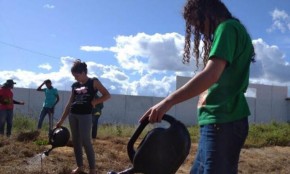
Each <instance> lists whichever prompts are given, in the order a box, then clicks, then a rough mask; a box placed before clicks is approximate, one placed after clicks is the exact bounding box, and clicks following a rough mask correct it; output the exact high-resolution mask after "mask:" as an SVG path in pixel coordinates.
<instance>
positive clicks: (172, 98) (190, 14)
mask: <svg viewBox="0 0 290 174" xmlns="http://www.w3.org/2000/svg"><path fill="white" fill-rule="evenodd" d="M183 17H184V19H185V22H186V34H185V45H184V54H183V62H184V63H188V62H190V60H191V57H192V55H193V56H194V57H195V62H196V66H197V67H198V66H199V61H200V60H202V62H203V63H202V64H203V69H202V71H201V72H200V73H198V74H197V75H195V76H194V77H192V78H191V79H190V80H189V81H188V82H187V83H186V84H185V85H183V86H182V87H181V88H179V89H177V90H176V91H175V92H173V93H172V94H171V95H169V96H168V97H166V98H165V99H163V100H162V101H161V102H159V103H158V104H156V105H155V106H153V107H151V108H150V109H149V110H148V111H147V112H145V114H144V115H143V116H142V117H141V119H140V121H143V120H145V119H148V120H149V121H150V122H151V123H154V122H160V121H161V120H162V117H163V115H164V114H165V113H166V112H167V111H168V110H169V109H170V108H171V107H172V106H174V105H176V104H178V103H180V102H183V101H185V100H188V99H190V98H193V97H196V96H199V101H198V106H197V107H198V113H197V115H198V124H199V126H200V139H199V146H198V151H197V154H196V158H195V162H194V163H193V165H192V168H191V172H190V173H191V174H211V173H217V174H225V173H226V174H230V173H231V174H232V173H238V162H239V156H240V151H241V148H242V146H243V145H244V142H245V140H246V137H247V135H248V116H249V115H250V110H249V107H248V103H247V100H246V97H245V94H244V93H245V92H246V90H247V87H248V84H249V71H250V64H251V62H254V55H255V53H254V47H253V44H252V40H251V37H250V36H249V34H248V32H247V30H246V28H245V27H244V25H243V24H242V23H241V22H240V21H239V20H238V19H237V18H235V17H233V16H232V14H231V13H230V12H229V10H228V9H227V7H226V6H225V4H224V3H223V2H221V1H220V0H187V2H186V4H185V6H184V12H183ZM192 36H193V37H194V40H193V48H191V45H192V44H191V37H192ZM200 46H201V50H200ZM191 52H193V53H191Z"/></svg>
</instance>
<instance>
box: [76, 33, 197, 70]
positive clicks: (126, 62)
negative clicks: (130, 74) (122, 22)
mask: <svg viewBox="0 0 290 174" xmlns="http://www.w3.org/2000/svg"><path fill="white" fill-rule="evenodd" d="M115 41H116V46H113V47H110V48H102V47H99V46H82V47H81V50H84V51H111V52H114V53H115V54H116V59H117V61H118V63H119V64H120V66H121V68H123V69H127V70H134V71H139V72H144V71H149V70H150V71H154V70H158V71H163V70H172V71H188V70H192V66H185V65H184V64H183V63H182V53H183V44H184V37H183V36H182V35H180V34H178V33H166V34H159V33H156V34H154V35H148V34H145V33H138V34H136V35H130V36H117V37H116V38H115ZM191 65H193V64H191Z"/></svg>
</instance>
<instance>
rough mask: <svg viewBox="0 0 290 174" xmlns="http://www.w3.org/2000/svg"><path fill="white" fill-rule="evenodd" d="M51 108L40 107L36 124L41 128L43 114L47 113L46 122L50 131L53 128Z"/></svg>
mask: <svg viewBox="0 0 290 174" xmlns="http://www.w3.org/2000/svg"><path fill="white" fill-rule="evenodd" d="M53 112H54V111H53V108H47V107H43V108H42V109H41V112H40V115H39V120H38V125H37V128H38V129H41V127H42V123H43V120H44V118H45V116H46V115H47V114H48V123H49V130H50V131H51V130H52V128H53Z"/></svg>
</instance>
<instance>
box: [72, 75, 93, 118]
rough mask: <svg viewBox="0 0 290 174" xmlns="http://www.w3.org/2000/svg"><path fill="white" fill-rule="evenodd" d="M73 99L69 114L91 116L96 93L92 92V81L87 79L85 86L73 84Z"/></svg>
mask: <svg viewBox="0 0 290 174" xmlns="http://www.w3.org/2000/svg"><path fill="white" fill-rule="evenodd" d="M72 90H73V93H74V96H75V97H74V99H73V101H72V104H71V110H70V111H71V113H73V114H91V113H92V107H93V106H92V104H91V101H92V99H93V98H94V96H95V94H96V91H95V90H94V80H93V79H91V78H89V79H88V81H87V82H86V83H85V84H80V83H79V82H75V83H73V85H72Z"/></svg>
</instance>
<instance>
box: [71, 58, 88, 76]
mask: <svg viewBox="0 0 290 174" xmlns="http://www.w3.org/2000/svg"><path fill="white" fill-rule="evenodd" d="M71 72H72V73H79V74H80V73H82V72H84V73H86V74H87V73H88V69H87V64H86V63H85V62H82V61H81V60H80V59H77V60H75V61H74V64H73V66H72V68H71Z"/></svg>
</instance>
